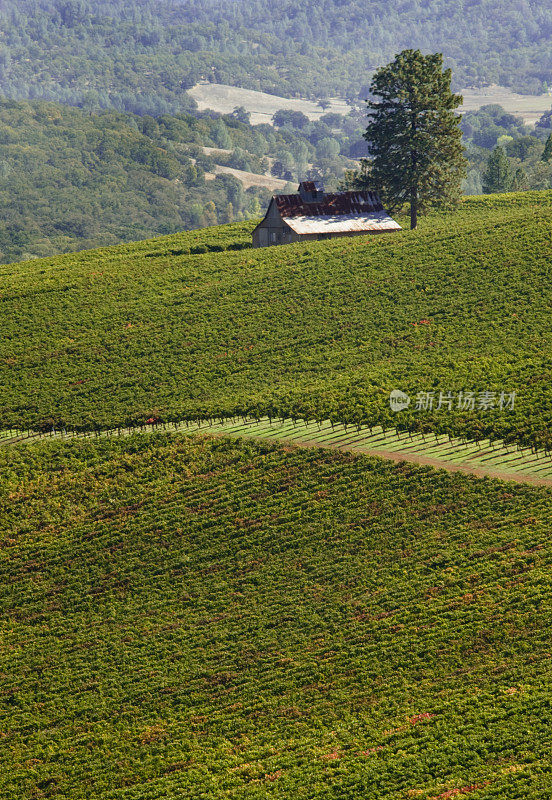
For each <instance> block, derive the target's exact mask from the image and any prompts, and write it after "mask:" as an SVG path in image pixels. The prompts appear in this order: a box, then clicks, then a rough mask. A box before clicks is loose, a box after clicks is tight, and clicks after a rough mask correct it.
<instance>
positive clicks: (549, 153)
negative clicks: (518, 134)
mask: <svg viewBox="0 0 552 800" xmlns="http://www.w3.org/2000/svg"><path fill="white" fill-rule="evenodd" d="M551 158H552V133H551V134H549V136H548V139H547V140H546V144H545V145H544V153H543V154H542V160H543V161H550V159H551Z"/></svg>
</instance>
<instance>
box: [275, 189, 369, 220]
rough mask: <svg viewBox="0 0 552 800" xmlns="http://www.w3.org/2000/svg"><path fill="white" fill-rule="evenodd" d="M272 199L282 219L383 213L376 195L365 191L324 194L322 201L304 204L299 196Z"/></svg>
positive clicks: (292, 195)
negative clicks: (373, 212)
mask: <svg viewBox="0 0 552 800" xmlns="http://www.w3.org/2000/svg"><path fill="white" fill-rule="evenodd" d="M274 199H275V200H276V205H277V207H278V211H279V212H280V215H281V216H282V217H302V216H309V217H336V216H338V215H340V214H365V213H369V212H372V211H383V205H382V204H381V200H380V199H379V197H378V195H377V194H376V193H375V192H367V191H365V192H337V193H335V194H325V195H324V199H323V200H322V201H320V202H314V203H306V202H305V201H304V200H303V199H302V198H301V195H300V194H279V195H276V197H275V198H274Z"/></svg>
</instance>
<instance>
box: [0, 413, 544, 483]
mask: <svg viewBox="0 0 552 800" xmlns="http://www.w3.org/2000/svg"><path fill="white" fill-rule="evenodd" d="M167 430H169V431H171V432H172V431H174V432H177V431H178V432H179V433H183V434H188V435H189V434H200V435H208V436H224V437H232V438H236V437H237V438H239V439H241V438H245V439H260V440H265V441H269V442H271V441H272V442H280V443H283V444H292V445H296V446H298V447H322V448H329V449H335V450H345V451H348V452H351V453H365V454H368V455H375V456H378V457H382V458H387V459H391V460H393V461H410V462H412V463H415V464H416V463H417V464H426V465H428V466H433V467H436V468H440V469H447V470H449V471H452V472H458V471H459V472H465V473H468V474H472V475H478V476H479V477H491V478H498V479H499V480H508V481H512V480H513V481H518V482H522V483H531V484H534V485H540V486H552V456H551V455H550V454H549V453H547V452H544V451H542V450H538V449H536V448H533V447H531V448H524V447H522V446H521V445H519V444H517V443H516V444H506V443H505V442H500V441H498V442H496V441H494V442H493V441H490V440H481V439H480V440H478V441H477V442H476V441H470V440H464V439H459V438H454V437H451V436H448V435H446V434H445V435H444V436H440V435H439V434H436V433H411V432H409V431H408V432H403V431H398V430H393V429H391V430H384V429H383V428H382V427H381V426H379V425H376V426H375V427H368V426H363V425H352V426H351V425H344V424H340V423H333V422H331V421H330V420H323V421H321V422H312V421H310V422H309V421H308V420H302V419H299V420H297V419H293V420H291V419H277V420H276V419H269V418H264V419H253V418H249V419H248V418H247V417H235V418H232V419H223V420H218V421H211V420H208V421H205V420H199V421H198V422H190V421H189V420H186V421H185V422H174V423H166V422H154V421H153V420H149V421H148V422H147V423H146V424H145V425H141V426H136V427H128V428H115V429H113V430H105V431H66V430H58V431H56V430H50V431H38V432H37V431H32V430H28V431H22V430H17V429H12V430H4V431H0V446H10V445H14V444H31V443H32V444H34V443H36V442H37V441H44V440H46V441H53V440H55V439H61V440H62V441H67V440H68V439H75V438H78V439H97V438H108V439H113V438H116V437H127V436H132V435H133V434H135V433H140V434H145V433H158V432H159V431H163V432H165V431H167Z"/></svg>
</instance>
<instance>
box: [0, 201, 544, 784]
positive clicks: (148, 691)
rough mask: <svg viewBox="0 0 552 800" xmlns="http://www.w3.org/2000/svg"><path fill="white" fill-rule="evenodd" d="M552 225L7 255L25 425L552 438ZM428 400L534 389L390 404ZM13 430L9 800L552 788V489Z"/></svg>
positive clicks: (1, 284) (13, 363) (4, 519)
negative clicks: (258, 244) (281, 426)
mask: <svg viewBox="0 0 552 800" xmlns="http://www.w3.org/2000/svg"><path fill="white" fill-rule="evenodd" d="M551 221H552V192H527V193H519V194H511V195H494V196H491V197H474V198H469V199H467V200H465V202H464V203H463V204H462V206H461V209H460V210H459V211H458V212H456V213H454V214H438V213H434V214H432V215H430V216H428V217H426V218H425V219H424V220H423V222H422V224H421V227H420V229H419V230H418V231H415V232H410V231H403V232H401V233H400V234H396V235H391V236H389V237H374V238H369V237H366V238H362V239H341V240H333V241H329V242H328V241H325V242H308V243H303V244H298V245H289V246H285V247H275V248H266V249H263V250H253V249H251V247H250V246H249V245H250V232H251V228H252V224H253V223H236V224H233V225H226V226H221V227H215V228H209V229H204V230H200V231H190V232H187V233H180V234H176V235H173V236H168V237H161V238H157V239H151V240H146V241H143V242H137V243H132V244H125V245H119V246H116V247H112V248H105V249H100V250H91V251H88V252H83V253H78V254H69V255H65V256H57V257H54V258H49V259H42V260H37V261H32V262H25V263H23V264H10V265H4V266H2V267H0V299H1V302H2V311H3V314H2V316H1V320H2V326H3V328H2V331H1V333H2V337H1V347H2V351H1V353H0V370H1V380H0V402H1V416H2V424H1V425H0V427H4V428H5V427H8V426H25V425H27V426H35V427H36V428H37V429H42V430H48V429H50V428H51V426H52V425H54V426H56V427H57V428H58V429H59V428H62V427H63V426H65V427H67V428H71V427H73V428H75V429H79V430H81V431H88V432H90V431H92V432H93V431H94V430H98V429H106V428H117V426H123V425H129V424H131V423H140V422H146V421H147V420H149V421H150V422H151V421H155V420H166V419H181V418H188V419H193V418H198V417H203V418H214V417H217V416H220V417H225V416H227V415H232V414H237V413H238V414H239V413H243V414H249V415H250V416H253V417H254V416H255V415H260V414H269V415H272V416H273V417H274V416H277V415H278V414H286V415H288V416H300V415H302V416H305V417H309V418H310V419H317V418H319V419H326V418H328V417H330V418H331V419H335V420H339V421H341V422H347V421H349V422H357V423H363V424H365V425H371V424H380V425H384V426H387V427H391V426H394V425H397V423H398V424H399V425H400V426H402V427H405V428H406V427H408V428H411V429H413V430H416V429H426V430H443V431H446V432H447V431H448V432H451V431H456V432H457V434H458V435H459V436H461V437H463V438H466V437H481V436H483V435H485V436H492V437H495V438H505V439H509V440H511V441H517V442H521V441H523V442H529V443H531V444H532V445H540V446H548V447H549V446H550V441H549V430H550V422H551V411H552V406H551V403H552V400H551V398H550V392H549V384H550V381H549V376H550V356H549V353H550V338H551V335H552V331H551V325H550V323H551V320H550V304H551V303H550V301H551V298H550V296H549V295H550V290H549V288H548V287H549V283H550V282H549V275H550V264H551V263H552V261H551V255H552V254H551V249H552V239H551V235H550V222H551ZM398 387H400V388H402V389H404V390H405V391H408V392H410V393H412V394H414V393H415V392H416V391H418V390H430V391H435V392H439V391H440V390H446V391H448V390H452V391H456V392H458V391H463V390H467V389H468V388H470V389H473V390H477V391H483V390H487V389H490V390H494V391H496V392H499V391H500V390H501V389H506V388H507V389H512V390H515V391H516V392H517V393H518V397H517V399H516V405H515V408H514V409H513V410H509V411H499V410H496V409H495V410H490V411H488V412H483V411H481V409H477V410H475V411H473V412H466V411H459V410H457V409H451V410H443V409H441V410H437V409H436V408H435V409H433V410H427V411H425V412H422V411H416V410H415V409H413V408H412V407H409V408H408V409H406V410H403V411H402V412H392V411H391V410H390V408H389V402H388V399H389V390H390V389H391V388H398ZM401 415H402V416H401ZM221 427H222V426H221ZM148 429H149V426H148ZM354 429H355V426H353V430H354ZM365 433H366V431H365ZM342 435H343V433H340V436H342ZM2 441H3V440H2V439H1V437H0V532H1V533H0V545H1V546H0V632H1V633H0V635H1V641H2V647H1V648H0V674H1V676H2V679H1V681H0V718H1V720H2V725H1V727H0V741H1V742H2V748H1V750H0V767H1V768H0V795H1V796H2V798H6V800H21V798H23V797H24V798H27V797H28V798H33V799H36V800H42V799H43V798H52V799H53V800H57V799H58V798H59V800H61V798H64V800H81V798H84V797H87V798H88V797H93V798H98V800H160V799H161V798H184V797H185V798H190V800H200V798H201V800H246V799H247V800H251V799H252V800H265V799H266V800H268V798H274V799H275V800H276V799H277V800H281V798H286V799H287V798H294V800H295V799H296V800H314V799H315V798H316V799H317V800H335V799H336V798H339V800H358V798H359V797H366V798H376V797H377V798H378V799H379V800H449V799H450V798H453V797H464V796H466V797H468V798H469V800H498V798H500V800H521V799H522V798H523V800H542V798H543V797H547V796H548V795H549V794H550V792H551V791H552V762H551V758H550V752H551V751H550V726H551V724H552V712H551V704H550V669H551V668H550V641H549V638H550V637H549V630H550V626H551V624H552V603H551V597H552V578H551V574H552V573H551V563H552V544H551V543H550V535H549V528H550V515H551V513H552V493H551V492H552V490H551V489H550V487H549V486H529V485H524V484H514V483H506V482H503V481H500V480H495V479H489V478H475V477H471V476H468V475H465V474H462V473H461V472H454V473H452V472H450V473H449V472H445V471H444V470H435V469H433V468H431V467H429V466H418V465H414V464H408V463H405V462H398V463H397V462H391V461H384V460H382V459H378V458H372V457H368V456H366V455H354V454H352V453H345V452H337V451H332V450H329V449H327V450H323V449H318V448H305V449H299V448H295V447H293V446H291V445H290V444H283V445H278V444H275V443H269V442H254V441H248V440H246V439H243V438H241V439H240V438H238V439H236V438H234V439H232V438H229V437H224V436H217V437H211V436H208V435H205V433H203V434H201V432H200V433H193V434H191V435H188V436H183V435H181V434H179V433H167V432H154V433H151V435H148V436H145V435H141V434H133V435H130V436H121V437H117V438H115V437H113V438H108V437H105V438H99V437H98V438H96V437H93V436H92V437H91V438H83V439H72V440H70V441H65V442H64V441H59V440H58V441H56V440H52V441H48V440H40V441H36V442H34V443H33V442H31V443H28V444H22V445H21V444H20V445H5V444H2ZM482 458H483V459H484V458H485V455H484V452H483V453H482ZM549 467H550V465H549V464H548V468H549Z"/></svg>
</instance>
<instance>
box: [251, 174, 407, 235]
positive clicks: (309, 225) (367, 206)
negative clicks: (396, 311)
mask: <svg viewBox="0 0 552 800" xmlns="http://www.w3.org/2000/svg"><path fill="white" fill-rule="evenodd" d="M399 230H401V226H400V225H399V224H398V223H397V222H395V220H393V219H391V217H390V216H389V214H388V213H387V211H386V210H385V209H384V207H383V205H382V203H381V200H380V199H379V197H378V195H377V194H376V193H375V192H369V191H362V192H360V191H353V192H336V193H333V194H332V193H326V192H324V188H323V186H322V185H321V184H320V183H318V182H317V181H303V182H302V183H300V184H299V190H298V193H297V194H279V195H275V196H274V197H273V198H272V200H271V201H270V205H269V206H268V210H267V212H266V214H265V217H264V219H263V221H262V222H260V223H259V224H258V225H257V227H256V228H255V230H254V231H253V247H268V246H271V245H275V244H288V243H290V242H301V241H303V240H307V239H332V238H334V237H338V236H362V235H363V234H364V235H365V234H367V233H369V234H371V233H386V232H387V231H399Z"/></svg>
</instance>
